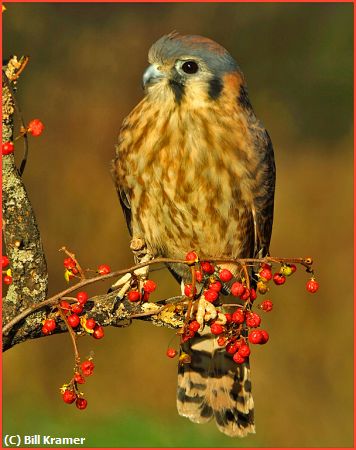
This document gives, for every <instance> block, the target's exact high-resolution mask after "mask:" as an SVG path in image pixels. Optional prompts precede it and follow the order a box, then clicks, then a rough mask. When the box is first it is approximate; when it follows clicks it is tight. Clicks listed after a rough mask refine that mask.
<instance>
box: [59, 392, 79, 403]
mask: <svg viewBox="0 0 356 450" xmlns="http://www.w3.org/2000/svg"><path fill="white" fill-rule="evenodd" d="M62 398H63V401H64V402H65V403H73V402H74V400H75V399H76V398H77V396H76V394H75V392H73V391H70V390H69V389H66V390H65V391H64V392H63V395H62Z"/></svg>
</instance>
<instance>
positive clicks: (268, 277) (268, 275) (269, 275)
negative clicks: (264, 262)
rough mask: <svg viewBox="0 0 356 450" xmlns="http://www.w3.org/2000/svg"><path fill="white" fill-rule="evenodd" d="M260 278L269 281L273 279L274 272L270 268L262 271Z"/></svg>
mask: <svg viewBox="0 0 356 450" xmlns="http://www.w3.org/2000/svg"><path fill="white" fill-rule="evenodd" d="M260 278H262V279H263V280H264V281H269V280H271V279H272V271H271V269H270V268H268V269H267V268H265V269H262V270H260Z"/></svg>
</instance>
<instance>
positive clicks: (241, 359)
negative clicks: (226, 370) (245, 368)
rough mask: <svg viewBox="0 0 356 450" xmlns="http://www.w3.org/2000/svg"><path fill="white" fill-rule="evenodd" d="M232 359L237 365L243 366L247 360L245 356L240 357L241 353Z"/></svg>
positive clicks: (237, 353)
mask: <svg viewBox="0 0 356 450" xmlns="http://www.w3.org/2000/svg"><path fill="white" fill-rule="evenodd" d="M232 359H233V360H234V361H235V363H237V364H242V363H244V362H245V358H244V357H243V356H241V355H240V353H239V352H236V353H235V354H234V356H233V357H232Z"/></svg>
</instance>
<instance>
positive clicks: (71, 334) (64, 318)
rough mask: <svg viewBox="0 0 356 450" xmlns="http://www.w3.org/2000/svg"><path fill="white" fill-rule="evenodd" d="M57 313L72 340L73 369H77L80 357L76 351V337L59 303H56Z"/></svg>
mask: <svg viewBox="0 0 356 450" xmlns="http://www.w3.org/2000/svg"><path fill="white" fill-rule="evenodd" d="M58 311H59V314H60V316H61V318H62V320H63V322H64V323H65V324H66V327H67V330H68V332H69V336H70V338H71V340H72V343H73V349H74V363H75V367H77V366H78V365H79V364H80V356H79V351H78V346H77V335H76V334H75V332H74V331H73V328H72V327H71V326H70V325H69V323H68V320H67V317H66V315H65V314H64V312H63V311H62V308H61V306H60V304H59V303H58Z"/></svg>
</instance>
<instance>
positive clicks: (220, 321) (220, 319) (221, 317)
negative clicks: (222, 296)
mask: <svg viewBox="0 0 356 450" xmlns="http://www.w3.org/2000/svg"><path fill="white" fill-rule="evenodd" d="M215 323H217V324H218V325H225V324H226V316H225V314H223V313H218V318H217V320H215Z"/></svg>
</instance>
